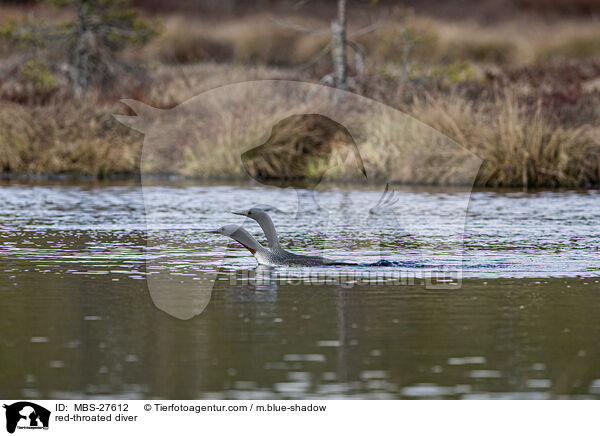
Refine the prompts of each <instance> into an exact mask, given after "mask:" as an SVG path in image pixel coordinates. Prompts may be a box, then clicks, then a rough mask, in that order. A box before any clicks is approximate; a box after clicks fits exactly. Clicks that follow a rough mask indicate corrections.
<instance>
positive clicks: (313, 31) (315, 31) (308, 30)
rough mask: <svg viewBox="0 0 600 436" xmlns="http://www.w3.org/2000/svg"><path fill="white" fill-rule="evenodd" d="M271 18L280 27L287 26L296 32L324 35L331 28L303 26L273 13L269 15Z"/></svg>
mask: <svg viewBox="0 0 600 436" xmlns="http://www.w3.org/2000/svg"><path fill="white" fill-rule="evenodd" d="M269 19H270V20H271V21H273V22H274V23H275V24H276V25H278V26H280V27H285V28H286V29H291V30H295V31H296V32H302V33H310V34H313V35H324V34H326V33H329V29H321V30H319V29H312V28H310V27H305V26H301V25H300V24H296V23H291V22H289V21H283V20H280V19H278V18H276V17H274V16H273V15H269Z"/></svg>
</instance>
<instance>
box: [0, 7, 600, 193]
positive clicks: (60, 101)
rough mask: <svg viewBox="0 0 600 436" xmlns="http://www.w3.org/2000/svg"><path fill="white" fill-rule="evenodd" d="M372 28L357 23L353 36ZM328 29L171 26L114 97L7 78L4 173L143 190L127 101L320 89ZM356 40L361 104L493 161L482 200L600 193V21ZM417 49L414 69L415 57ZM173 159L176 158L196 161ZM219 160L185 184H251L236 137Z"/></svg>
mask: <svg viewBox="0 0 600 436" xmlns="http://www.w3.org/2000/svg"><path fill="white" fill-rule="evenodd" d="M19 13H20V12H19V10H16V11H14V10H13V11H11V14H12V15H18V14H19ZM290 24H293V26H292V25H290ZM362 24H365V23H361V22H360V20H359V21H357V22H356V23H352V25H351V29H350V33H352V32H353V31H355V30H356V29H358V28H359V27H360V26H361V25H362ZM327 26H328V24H327V22H326V21H323V20H315V19H309V18H306V17H288V16H282V17H277V18H273V17H272V16H269V15H266V14H259V15H249V16H245V17H241V18H237V19H236V20H231V19H226V20H222V21H220V22H210V21H207V20H202V19H201V18H186V17H182V16H169V17H166V18H165V19H164V20H163V23H162V31H161V33H160V36H159V37H158V38H156V39H155V40H154V41H152V42H151V43H150V44H148V45H147V46H145V47H144V48H143V49H142V50H140V51H138V52H136V53H125V56H133V55H136V56H138V58H139V60H140V62H144V63H146V64H147V65H149V66H150V67H149V69H148V74H147V75H146V76H145V77H144V78H143V80H140V79H139V78H137V77H124V78H123V80H120V81H119V83H118V85H117V86H115V87H114V88H113V89H110V90H103V91H102V92H100V91H98V92H90V93H89V94H88V95H86V96H84V97H81V98H75V97H74V96H73V95H72V94H71V93H70V90H69V87H68V86H67V85H66V84H61V83H58V84H57V85H56V86H55V87H53V88H52V89H43V90H42V89H40V87H39V84H38V83H34V82H31V81H28V79H27V78H24V77H21V76H19V75H5V76H4V78H3V81H2V82H1V83H0V172H2V173H4V174H5V175H8V176H10V174H36V175H39V174H44V175H49V176H52V175H64V174H69V175H74V176H93V177H100V178H102V177H110V176H114V175H131V176H134V175H136V174H137V173H138V172H139V168H140V153H141V149H142V142H143V135H142V134H140V133H138V132H135V131H133V130H131V129H128V128H126V127H125V126H123V125H121V124H119V123H118V122H116V120H114V119H113V118H112V116H111V114H112V113H129V112H127V109H126V108H125V107H124V106H123V105H121V104H120V103H118V100H119V99H120V98H123V97H127V98H134V99H137V100H141V101H143V102H145V103H146V104H149V105H151V106H155V107H159V108H170V107H174V106H176V105H178V104H180V103H182V102H184V101H186V100H187V99H189V98H191V97H193V96H195V95H197V94H198V93H200V92H202V91H206V90H209V89H213V88H215V87H217V86H221V85H225V84H228V83H234V82H240V81H244V80H253V79H267V78H268V79H272V78H281V79H294V80H302V81H310V82H318V81H319V80H320V79H321V77H323V75H324V74H326V73H327V72H328V71H330V69H331V64H330V60H329V57H328V56H322V57H319V53H321V52H322V51H323V48H324V46H326V44H327V41H328V35H327V34H326V33H319V32H316V33H315V32H312V33H309V32H306V31H304V30H298V28H302V29H307V28H311V29H323V28H325V29H327ZM356 40H357V41H358V42H360V44H361V45H362V46H363V48H364V50H365V53H366V62H365V72H364V74H363V76H362V77H360V78H355V79H353V81H352V83H351V86H352V91H354V92H356V93H359V94H361V95H365V96H367V97H371V98H373V99H375V100H378V101H381V102H383V103H385V104H387V105H390V106H392V107H395V108H397V109H400V110H402V111H404V112H406V113H408V114H410V115H412V116H414V117H415V118H417V119H418V120H421V121H423V122H425V123H426V124H428V125H430V126H432V127H433V128H435V129H437V130H439V131H440V132H442V133H444V134H445V135H448V136H449V137H450V138H452V139H453V140H455V141H456V142H458V143H459V144H461V145H463V146H465V147H466V148H467V149H469V150H470V151H472V152H473V153H474V154H476V155H477V156H479V157H480V158H481V159H483V165H482V167H481V170H480V172H479V175H478V178H477V181H476V184H477V185H478V186H481V187H523V186H525V187H529V188H534V187H590V186H597V185H598V184H599V183H600V139H599V138H600V135H599V133H600V60H599V59H600V44H598V43H597V41H600V31H598V27H597V24H596V23H595V22H593V21H592V20H589V19H585V18H578V19H564V20H558V21H556V20H555V21H553V22H546V21H543V20H539V21H529V22H528V23H527V25H526V26H525V25H524V22H521V21H518V20H513V21H508V22H501V23H495V24H493V25H487V26H483V25H481V24H479V23H477V22H456V21H444V20H442V19H440V18H436V19H433V18H429V17H423V16H410V17H408V18H407V16H405V15H402V16H400V15H399V16H398V17H394V16H391V17H387V18H386V19H385V20H383V21H382V22H381V23H380V24H379V25H378V26H377V28H376V29H375V30H374V31H372V32H369V33H366V34H364V35H362V36H359V37H357V38H356ZM407 44H410V47H411V50H410V56H409V58H406V56H405V52H404V51H403V48H404V47H405V46H406V45H407ZM15 56H18V53H6V55H5V56H4V57H3V59H2V61H0V70H2V71H9V70H10V68H11V62H13V61H14V59H15ZM350 61H351V64H352V62H353V59H352V56H351V59H350ZM351 73H354V69H353V68H351ZM246 110H253V109H252V108H249V109H246ZM369 125H370V126H371V128H372V130H371V132H373V133H372V135H370V136H369V137H368V138H363V139H361V141H360V142H359V143H357V146H358V148H359V150H360V152H361V154H362V155H363V159H364V160H365V162H364V164H365V167H367V168H368V169H369V171H370V173H371V174H372V175H374V176H375V177H376V178H381V179H390V178H391V179H392V180H394V179H395V177H399V176H397V175H394V174H391V173H390V164H389V162H390V161H397V160H400V159H406V158H407V156H409V158H410V156H411V155H410V153H409V154H406V153H404V152H403V151H402V150H401V149H400V148H398V147H395V146H394V145H390V144H386V143H385V140H384V138H383V137H378V136H377V133H376V132H378V131H383V130H386V129H387V131H389V130H390V129H393V128H394V126H393V125H387V124H386V122H385V120H382V119H378V118H376V117H375V118H373V120H371V122H370V123H369ZM173 147H174V148H175V149H174V150H173V153H178V152H181V151H182V150H176V148H177V145H173ZM214 147H221V148H222V149H219V151H218V153H216V154H217V155H218V156H219V159H220V161H219V162H218V163H217V162H216V160H217V159H215V160H214V161H215V162H214V167H211V165H213V164H212V163H211V161H202V163H201V165H200V164H199V163H198V160H197V159H196V160H194V159H191V160H190V163H189V165H187V166H184V167H181V168H178V169H177V170H176V172H177V173H178V175H181V176H185V177H190V176H192V177H198V176H199V175H208V176H209V177H211V178H224V179H235V178H239V177H240V168H239V156H240V154H241V153H242V152H243V151H245V150H246V149H247V146H246V145H245V141H244V138H243V137H240V136H239V135H238V136H236V137H235V140H234V141H233V140H232V138H231V132H228V131H226V129H225V130H224V131H223V138H221V139H218V140H216V141H215V145H214ZM430 152H431V153H434V151H433V150H432V151H430ZM191 153H192V154H190V156H192V157H193V153H194V150H193V149H192V150H191ZM415 155H416V154H415ZM420 159H425V158H423V156H421V157H420ZM404 164H405V165H407V166H417V165H420V163H419V162H418V161H415V162H404ZM199 165H200V166H199ZM454 170H455V168H454V167H453V165H452V164H448V165H446V166H445V167H444V166H442V167H440V172H441V173H440V174H438V175H437V176H436V177H433V178H432V177H431V176H430V175H429V176H423V175H419V173H418V172H414V173H411V175H410V177H408V176H406V175H403V176H402V177H399V178H400V179H401V180H396V181H402V182H408V183H429V184H436V183H438V184H447V183H457V182H456V181H454V182H453V181H452V180H454V179H453V178H452V177H451V174H452V172H453V171H454ZM444 171H447V173H446V174H445V173H443V172H444ZM340 177H341V175H340Z"/></svg>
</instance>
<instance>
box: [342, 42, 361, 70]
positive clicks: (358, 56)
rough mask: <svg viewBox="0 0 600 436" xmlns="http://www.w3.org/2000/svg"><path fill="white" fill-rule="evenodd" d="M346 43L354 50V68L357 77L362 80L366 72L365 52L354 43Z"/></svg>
mask: <svg viewBox="0 0 600 436" xmlns="http://www.w3.org/2000/svg"><path fill="white" fill-rule="evenodd" d="M346 43H347V44H348V45H349V46H350V47H352V49H353V50H354V67H355V68H356V75H357V76H358V77H359V78H360V77H362V75H363V72H364V70H365V50H364V49H363V48H362V46H361V45H360V44H358V43H356V42H354V41H346Z"/></svg>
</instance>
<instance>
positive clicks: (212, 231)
mask: <svg viewBox="0 0 600 436" xmlns="http://www.w3.org/2000/svg"><path fill="white" fill-rule="evenodd" d="M202 233H213V234H215V235H218V234H219V232H218V231H216V230H205V231H203V232H202Z"/></svg>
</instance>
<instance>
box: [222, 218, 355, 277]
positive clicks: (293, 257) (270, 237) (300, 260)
mask: <svg viewBox="0 0 600 436" xmlns="http://www.w3.org/2000/svg"><path fill="white" fill-rule="evenodd" d="M233 213H234V214H236V215H242V216H247V217H248V218H251V219H253V220H254V221H256V222H257V223H258V225H259V226H260V227H261V228H262V229H263V232H264V233H265V236H266V237H267V242H268V244H269V249H270V251H271V252H272V253H273V254H274V255H275V256H277V258H279V259H282V260H283V261H284V262H285V264H286V265H290V264H298V265H299V266H301V265H306V266H316V265H355V264H353V263H347V262H339V261H335V260H331V259H327V258H325V257H320V256H304V255H302V254H295V253H291V252H289V251H287V250H284V249H283V248H282V247H281V244H280V243H279V237H278V236H277V230H275V225H274V224H273V220H272V219H271V217H270V216H269V214H267V212H265V211H264V210H262V209H259V208H257V207H253V208H252V209H248V210H238V211H234V212H233Z"/></svg>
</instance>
